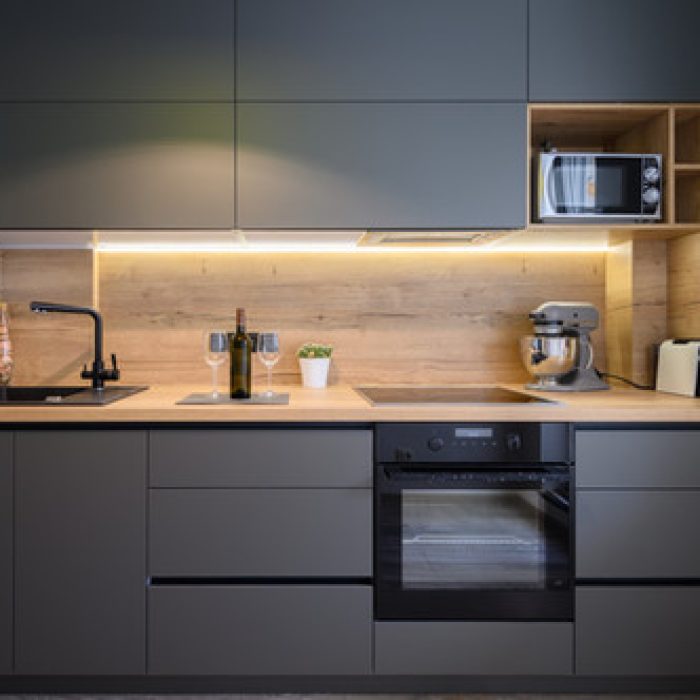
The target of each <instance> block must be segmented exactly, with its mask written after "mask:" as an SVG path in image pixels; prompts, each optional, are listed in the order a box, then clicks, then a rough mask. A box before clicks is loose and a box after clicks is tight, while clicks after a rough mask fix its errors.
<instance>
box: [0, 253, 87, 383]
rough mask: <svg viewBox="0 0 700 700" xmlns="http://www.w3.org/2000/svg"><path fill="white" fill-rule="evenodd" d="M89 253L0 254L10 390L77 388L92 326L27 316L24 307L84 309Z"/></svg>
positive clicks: (67, 318)
mask: <svg viewBox="0 0 700 700" xmlns="http://www.w3.org/2000/svg"><path fill="white" fill-rule="evenodd" d="M92 283H93V279H92V253H91V252H90V251H87V250H5V251H0V296H2V298H3V299H4V300H6V301H7V302H9V312H10V337H11V339H12V343H13V352H14V362H15V368H14V373H13V384H17V385H20V384H40V383H46V384H75V383H78V384H82V383H83V382H82V380H80V379H79V376H78V375H79V372H80V369H81V366H82V364H83V363H84V362H89V361H90V360H91V358H92V353H93V349H92V343H93V325H92V321H91V320H90V319H88V318H83V317H80V316H73V315H68V314H46V315H44V314H41V315H40V314H33V313H32V312H31V311H29V302H30V301H32V300H34V299H37V300H40V301H55V302H64V303H67V304H79V305H88V306H89V305H90V304H92V301H93V296H92V288H93V284H92Z"/></svg>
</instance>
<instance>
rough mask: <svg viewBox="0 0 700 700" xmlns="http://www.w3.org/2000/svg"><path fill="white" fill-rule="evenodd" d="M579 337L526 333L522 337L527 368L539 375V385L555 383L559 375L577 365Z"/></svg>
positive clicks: (521, 348)
mask: <svg viewBox="0 0 700 700" xmlns="http://www.w3.org/2000/svg"><path fill="white" fill-rule="evenodd" d="M577 355H578V338H576V337H573V336H563V335H556V336H543V335H526V336H523V337H522V338H521V339H520V356H521V358H522V361H523V364H524V365H525V369H527V371H528V372H530V374H532V375H533V376H535V377H537V379H538V386H539V387H541V388H544V387H546V386H548V385H550V386H551V385H555V384H556V380H557V378H558V377H563V376H564V375H566V374H568V373H569V372H571V371H572V370H573V369H574V368H575V367H576V358H577Z"/></svg>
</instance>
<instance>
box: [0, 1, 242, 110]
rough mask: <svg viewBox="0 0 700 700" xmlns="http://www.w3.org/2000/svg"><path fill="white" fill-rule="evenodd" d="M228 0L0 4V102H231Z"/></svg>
mask: <svg viewBox="0 0 700 700" xmlns="http://www.w3.org/2000/svg"><path fill="white" fill-rule="evenodd" d="M233 5H234V0H148V2H144V0H100V2H95V1H94V0H60V2H57V1H56V0H32V1H31V2H28V1H27V0H3V4H2V21H1V22H0V100H17V101H23V100H57V101H60V100H78V101H80V100H84V101H90V100H145V101H148V100H175V101H176V100H183V101H184V100H200V101H202V100H232V99H233Z"/></svg>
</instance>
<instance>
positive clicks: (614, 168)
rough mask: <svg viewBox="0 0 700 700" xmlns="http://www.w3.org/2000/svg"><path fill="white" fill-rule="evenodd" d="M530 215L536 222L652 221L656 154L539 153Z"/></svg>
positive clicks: (655, 216)
mask: <svg viewBox="0 0 700 700" xmlns="http://www.w3.org/2000/svg"><path fill="white" fill-rule="evenodd" d="M535 165H536V167H535V168H534V174H535V183H534V184H535V187H534V193H535V202H534V204H535V207H534V218H535V220H536V221H540V222H542V223H574V222H582V223H584V222H590V223H593V222H596V223H597V222H606V221H607V222H614V223H624V222H637V223H643V222H654V221H659V220H660V219H661V156H660V155H658V154H646V153H642V154H639V153H637V154H631V153H560V152H551V153H540V154H539V155H538V156H537V158H536V162H535Z"/></svg>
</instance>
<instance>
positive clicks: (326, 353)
mask: <svg viewBox="0 0 700 700" xmlns="http://www.w3.org/2000/svg"><path fill="white" fill-rule="evenodd" d="M332 354H333V346H332V345H324V344H323V343H304V345H302V346H301V347H300V348H299V349H298V350H297V357H298V358H299V366H300V367H301V383H302V384H303V385H304V386H305V387H306V388H308V389H323V388H324V387H325V386H326V385H327V384H328V368H329V367H330V364H331V355H332Z"/></svg>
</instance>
